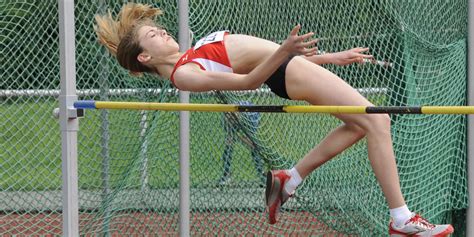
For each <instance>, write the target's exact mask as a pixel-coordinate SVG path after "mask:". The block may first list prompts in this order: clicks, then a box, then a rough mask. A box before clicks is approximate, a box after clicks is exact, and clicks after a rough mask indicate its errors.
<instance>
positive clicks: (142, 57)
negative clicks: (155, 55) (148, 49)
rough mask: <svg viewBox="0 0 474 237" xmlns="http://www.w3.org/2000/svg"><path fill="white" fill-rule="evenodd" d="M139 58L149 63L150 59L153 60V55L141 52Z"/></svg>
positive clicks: (140, 60)
mask: <svg viewBox="0 0 474 237" xmlns="http://www.w3.org/2000/svg"><path fill="white" fill-rule="evenodd" d="M137 60H138V61H139V62H141V63H147V62H148V61H150V60H151V55H149V54H147V53H140V54H139V55H138V56H137Z"/></svg>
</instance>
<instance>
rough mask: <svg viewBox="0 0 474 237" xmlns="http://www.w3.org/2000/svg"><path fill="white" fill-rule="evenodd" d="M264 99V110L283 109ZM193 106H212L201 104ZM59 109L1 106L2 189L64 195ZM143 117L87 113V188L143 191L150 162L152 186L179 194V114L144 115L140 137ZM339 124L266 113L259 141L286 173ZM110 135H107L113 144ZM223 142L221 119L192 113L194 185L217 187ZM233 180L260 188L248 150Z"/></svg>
mask: <svg viewBox="0 0 474 237" xmlns="http://www.w3.org/2000/svg"><path fill="white" fill-rule="evenodd" d="M126 99H127V98H124V100H126ZM266 99H267V100H266V101H265V102H266V104H283V103H285V101H281V100H279V99H273V101H272V100H270V101H269V100H268V98H266ZM193 103H212V102H209V100H208V99H207V98H197V99H194V101H193ZM257 103H258V102H257ZM261 104H262V103H261ZM56 107H58V104H57V102H56V101H55V100H52V99H38V100H37V101H33V102H30V101H28V102H22V103H18V102H17V103H14V104H8V103H4V104H3V105H2V106H1V107H0V113H1V114H2V116H3V121H4V122H3V123H2V124H1V125H2V128H1V130H2V131H4V135H3V136H2V137H1V138H0V139H1V140H0V141H1V144H2V149H1V151H0V152H1V153H0V154H1V156H0V164H1V166H2V168H1V171H0V187H1V189H2V190H9V191H18V190H21V191H29V190H37V191H39V190H59V189H61V183H62V178H61V135H60V134H61V133H60V128H59V122H58V120H56V119H54V118H53V117H52V115H51V114H52V110H53V109H54V108H56ZM104 118H106V119H104ZM143 118H144V114H143V113H140V111H119V110H110V111H105V110H88V111H86V115H85V117H84V118H81V119H80V120H79V121H80V122H79V123H80V129H79V132H78V141H79V147H78V153H79V159H78V164H79V185H80V187H81V188H82V189H102V188H103V187H104V186H105V185H108V186H109V187H111V188H140V187H141V186H142V184H143V182H142V175H143V173H144V168H143V167H145V166H144V162H145V161H146V162H147V166H146V167H147V168H146V173H147V177H148V187H150V188H168V187H178V185H179V117H178V112H158V111H148V112H146V121H147V129H146V134H145V135H143V134H142V135H143V136H141V135H140V134H141V133H142V130H141V127H140V123H141V121H142V119H143ZM104 121H107V125H105V122H104ZM338 124H339V122H338V121H337V120H335V119H334V118H332V117H331V116H328V115H318V114H268V113H267V114H262V116H261V121H260V127H259V130H258V132H257V139H258V141H259V143H260V144H261V145H263V146H264V147H266V148H267V151H269V152H270V153H272V154H270V155H269V156H268V157H269V159H271V160H272V165H274V166H276V167H285V168H288V167H290V166H291V165H293V164H294V163H296V162H297V160H299V159H300V158H301V157H302V156H304V154H305V153H306V152H307V151H308V150H310V149H311V148H312V147H313V146H314V145H315V144H316V143H317V142H318V141H320V140H321V139H322V138H323V137H324V136H325V135H326V134H327V133H328V132H329V131H330V130H332V129H333V128H334V127H336V126H337V125H338ZM107 126H108V129H107V128H106V127H107ZM105 134H108V142H106V139H105ZM224 139H225V132H224V129H223V122H222V114H220V113H204V112H196V113H192V116H191V151H190V152H191V174H190V175H191V182H192V185H193V186H209V185H215V184H216V183H217V180H218V179H219V177H220V175H221V174H222V172H223V171H222V169H223V168H222V166H223V163H222V160H221V156H222V153H223V148H224ZM145 143H146V144H147V145H146V148H145V146H144V144H145ZM104 154H108V155H107V156H106V155H104ZM106 167H107V169H108V171H107V175H105V173H104V172H105V170H106ZM267 168H268V166H267ZM104 175H105V176H104ZM232 177H233V180H234V181H235V182H236V183H237V182H257V181H258V176H257V174H256V172H255V168H254V162H253V159H252V158H251V155H250V151H249V149H248V148H247V147H246V146H245V145H243V144H241V143H237V144H236V147H235V149H234V155H233V162H232ZM104 180H108V183H107V184H106V183H105V182H104Z"/></svg>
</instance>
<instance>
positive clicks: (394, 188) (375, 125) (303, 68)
mask: <svg viewBox="0 0 474 237" xmlns="http://www.w3.org/2000/svg"><path fill="white" fill-rule="evenodd" d="M286 86H287V92H288V95H289V96H290V97H291V98H292V99H295V100H305V101H307V102H309V103H311V104H315V105H359V106H371V105H372V104H371V103H370V102H369V101H368V100H367V99H365V98H364V97H363V96H362V95H360V94H359V93H358V92H357V91H356V90H355V89H354V88H352V87H351V86H349V85H348V84H347V83H346V82H344V81H343V80H342V79H340V78H339V77H337V76H336V75H334V74H333V73H331V72H329V71H328V70H326V69H324V68H322V67H320V66H318V65H315V64H313V63H311V62H309V61H306V60H304V59H303V58H300V57H295V58H294V59H293V60H292V61H290V63H289V64H288V67H287V69H286ZM335 116H336V117H337V118H339V119H341V120H342V121H343V122H344V123H345V124H346V125H344V126H343V127H342V128H339V129H336V130H335V131H334V132H333V133H331V134H330V135H329V136H328V137H326V139H325V140H324V141H323V142H324V146H322V145H321V146H319V147H316V148H315V150H313V151H312V152H310V153H309V154H308V155H307V156H306V157H305V158H304V159H303V160H302V161H301V163H300V164H298V165H297V166H296V167H297V169H298V172H300V174H301V175H302V177H303V178H304V176H306V175H307V174H308V173H309V172H311V171H312V170H311V169H314V168H315V167H318V165H320V164H322V163H324V161H326V160H328V159H330V158H331V157H333V156H334V155H336V154H339V153H340V152H341V151H343V150H344V149H345V148H347V147H348V146H350V145H352V144H353V143H354V142H356V141H357V140H359V139H360V138H361V137H362V136H363V134H365V135H366V136H367V143H368V153H369V160H370V162H371V165H372V168H373V170H374V173H375V176H376V177H377V180H378V181H379V183H380V186H381V188H382V191H383V193H384V195H385V197H386V199H387V202H388V205H389V207H390V208H396V207H400V206H403V205H405V201H404V198H403V196H402V193H401V190H400V184H399V177H398V171H397V167H396V163H395V156H394V153H393V147H392V139H391V134H390V118H389V117H388V116H387V115H382V114H360V115H350V114H337V115H335ZM361 130H362V131H361ZM319 151H321V154H322V155H319V154H317V152H319ZM318 156H319V158H318ZM312 158H314V163H312V162H311V161H312V160H313V159H312ZM308 164H309V165H308ZM306 165H307V166H306ZM303 167H306V169H305V168H303ZM299 169H302V170H299Z"/></svg>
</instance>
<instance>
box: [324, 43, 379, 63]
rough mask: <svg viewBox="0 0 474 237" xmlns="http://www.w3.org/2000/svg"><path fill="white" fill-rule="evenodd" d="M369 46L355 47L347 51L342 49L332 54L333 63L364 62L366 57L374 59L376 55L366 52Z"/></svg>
mask: <svg viewBox="0 0 474 237" xmlns="http://www.w3.org/2000/svg"><path fill="white" fill-rule="evenodd" d="M367 51H369V48H361V47H357V48H353V49H349V50H346V51H341V52H337V53H332V54H331V63H333V64H336V65H340V66H344V65H348V64H351V63H363V62H364V59H368V60H373V59H374V56H372V55H370V54H365V52H367Z"/></svg>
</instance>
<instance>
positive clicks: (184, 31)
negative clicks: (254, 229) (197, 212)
mask: <svg viewBox="0 0 474 237" xmlns="http://www.w3.org/2000/svg"><path fill="white" fill-rule="evenodd" d="M178 11H179V12H178V18H179V34H178V40H179V48H180V51H181V52H185V51H186V50H187V48H188V47H189V6H188V0H179V2H178ZM179 101H180V102H181V103H189V92H188V91H180V92H179ZM179 118H180V119H179V163H180V169H179V186H180V188H179V235H180V236H182V237H183V236H189V235H190V216H191V214H190V206H191V204H190V196H191V195H190V193H191V191H190V185H189V182H190V181H189V179H190V178H189V172H190V169H189V167H190V165H189V163H190V162H189V143H190V142H189V140H190V136H189V118H190V114H189V111H181V112H180V113H179Z"/></svg>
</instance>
